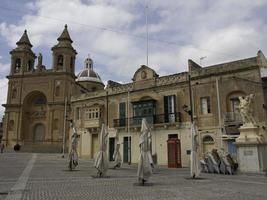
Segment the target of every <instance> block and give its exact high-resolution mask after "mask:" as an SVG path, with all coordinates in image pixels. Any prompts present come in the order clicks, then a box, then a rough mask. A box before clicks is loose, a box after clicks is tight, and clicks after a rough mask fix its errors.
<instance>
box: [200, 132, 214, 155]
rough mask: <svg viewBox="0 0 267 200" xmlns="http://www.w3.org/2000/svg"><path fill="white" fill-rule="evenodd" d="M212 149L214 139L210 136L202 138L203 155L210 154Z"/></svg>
mask: <svg viewBox="0 0 267 200" xmlns="http://www.w3.org/2000/svg"><path fill="white" fill-rule="evenodd" d="M212 149H214V139H213V138H212V137H211V136H210V135H206V136H204V137H203V153H207V152H211V151H212Z"/></svg>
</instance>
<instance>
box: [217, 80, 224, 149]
mask: <svg viewBox="0 0 267 200" xmlns="http://www.w3.org/2000/svg"><path fill="white" fill-rule="evenodd" d="M216 93H217V106H218V119H219V137H220V149H222V148H223V143H222V119H221V102H220V93H219V82H218V78H217V77H216Z"/></svg>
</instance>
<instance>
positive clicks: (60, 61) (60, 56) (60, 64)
mask: <svg viewBox="0 0 267 200" xmlns="http://www.w3.org/2000/svg"><path fill="white" fill-rule="evenodd" d="M57 65H58V66H63V55H59V56H58V57H57Z"/></svg>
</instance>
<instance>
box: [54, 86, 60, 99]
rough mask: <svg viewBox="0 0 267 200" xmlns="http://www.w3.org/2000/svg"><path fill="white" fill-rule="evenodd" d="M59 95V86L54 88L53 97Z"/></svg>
mask: <svg viewBox="0 0 267 200" xmlns="http://www.w3.org/2000/svg"><path fill="white" fill-rule="evenodd" d="M59 95H60V87H59V86H56V88H55V96H57V97H58V96H59Z"/></svg>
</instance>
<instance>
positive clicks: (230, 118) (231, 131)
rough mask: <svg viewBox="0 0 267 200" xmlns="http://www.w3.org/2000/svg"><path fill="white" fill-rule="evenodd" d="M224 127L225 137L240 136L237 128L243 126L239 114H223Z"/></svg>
mask: <svg viewBox="0 0 267 200" xmlns="http://www.w3.org/2000/svg"><path fill="white" fill-rule="evenodd" d="M223 119H224V127H225V132H226V135H228V136H229V135H230V136H238V135H239V134H240V132H239V127H240V126H241V125H242V124H243V121H242V117H241V115H240V113H237V112H228V113H225V114H224V118H223Z"/></svg>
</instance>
